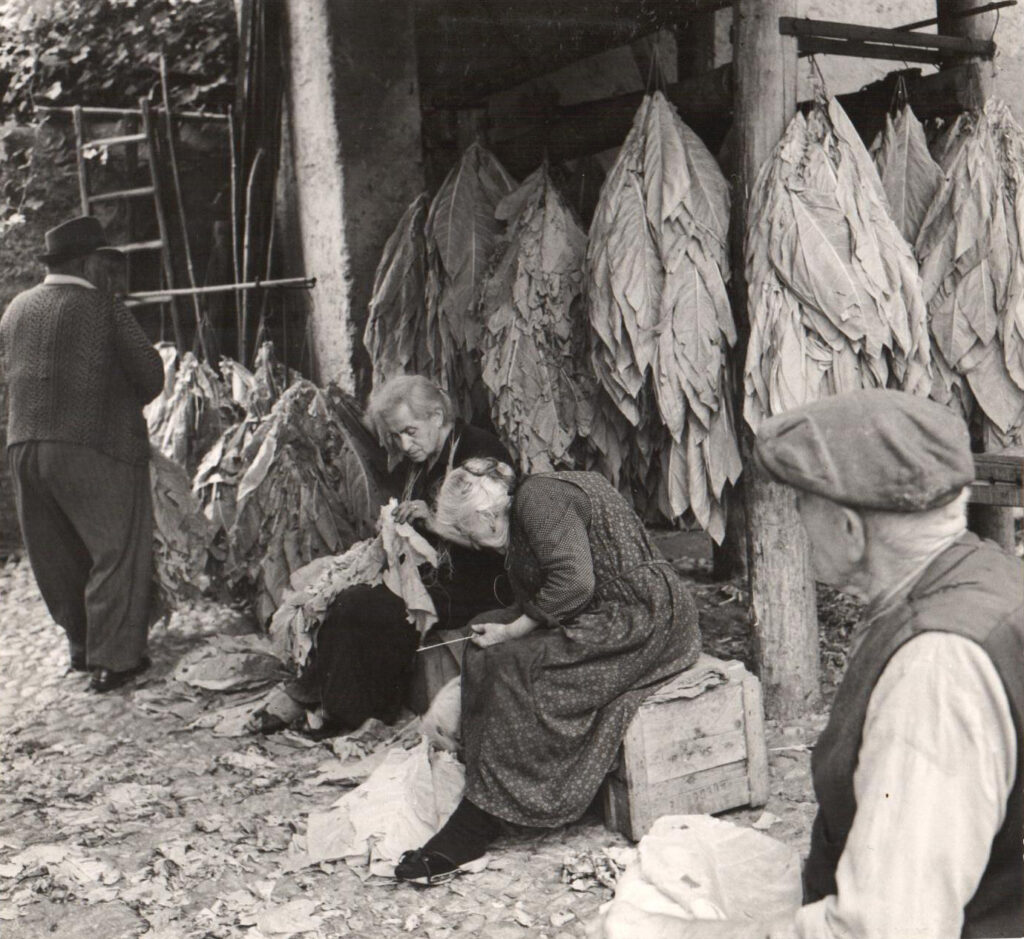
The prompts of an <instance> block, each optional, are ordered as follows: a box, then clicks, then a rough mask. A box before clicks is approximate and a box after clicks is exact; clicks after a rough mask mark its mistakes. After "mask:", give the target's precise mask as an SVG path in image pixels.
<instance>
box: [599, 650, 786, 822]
mask: <svg viewBox="0 0 1024 939" xmlns="http://www.w3.org/2000/svg"><path fill="white" fill-rule="evenodd" d="M709 664H710V665H714V666H717V667H718V668H719V669H720V671H721V672H723V673H724V674H725V676H726V679H727V680H726V681H724V682H723V683H721V684H718V685H715V686H714V687H711V688H708V689H706V690H705V691H703V692H701V693H700V694H699V695H698V696H697V697H680V696H678V694H677V693H678V692H679V691H681V690H682V689H684V688H686V687H687V686H690V685H692V673H693V672H694V670H695V669H703V668H707V667H708V666H709ZM695 669H690V670H688V671H686V672H683V673H682V674H681V675H677V676H676V677H675V678H673V679H672V680H671V681H669V682H667V683H666V684H664V685H662V687H661V688H659V689H658V691H657V692H655V693H654V694H653V695H652V696H651V697H650V698H648V699H647V701H645V702H644V703H643V704H642V705H641V707H640V710H639V711H637V714H636V716H635V717H634V718H633V720H632V721H631V722H630V725H629V728H628V729H627V731H626V736H625V739H624V741H623V744H622V748H621V749H620V751H619V760H618V765H617V767H616V768H615V769H614V770H613V771H612V772H611V773H610V774H609V776H608V777H607V778H606V779H605V782H604V784H603V787H602V792H601V800H602V805H603V809H604V818H605V824H606V825H607V826H608V827H609V828H611V829H613V830H615V831H620V832H622V833H623V834H624V835H626V836H627V837H628V838H632V839H633V840H634V841H638V840H639V839H640V838H641V837H642V836H643V835H644V834H646V832H647V831H648V830H649V829H650V827H651V825H652V824H654V821H655V819H657V818H659V817H660V816H662V815H688V814H703V813H715V812H724V811H725V810H726V809H732V808H737V807H738V806H743V805H753V806H757V805H764V804H765V803H766V802H767V801H768V749H767V744H766V741H765V734H764V712H763V709H762V704H761V683H760V682H759V681H758V680H757V678H756V677H755V676H753V675H751V674H750V673H749V672H748V671H747V670H746V669H745V668H744V667H743V666H742V664H741V663H739V662H734V661H733V662H722V661H720V660H718V659H714V658H712V657H711V656H707V655H704V656H701V658H700V660H699V661H698V663H697V665H696V666H695Z"/></svg>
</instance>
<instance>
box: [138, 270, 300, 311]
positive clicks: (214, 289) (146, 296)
mask: <svg viewBox="0 0 1024 939" xmlns="http://www.w3.org/2000/svg"><path fill="white" fill-rule="evenodd" d="M315 286H316V278H315V277H280V278H278V279H276V280H252V281H247V282H246V283H242V284H208V285H207V286H205V287H175V288H173V289H170V290H140V291H137V292H136V293H129V294H125V298H126V299H127V300H128V301H130V302H131V303H132V304H133V305H135V306H141V305H142V304H143V303H147V302H151V301H152V302H156V303H163V302H164V301H166V300H169V299H171V298H172V297H189V296H192V294H208V293H227V292H228V291H230V290H238V291H242V290H270V289H272V288H283V287H298V288H302V289H304V290H309V289H310V288H312V287H315Z"/></svg>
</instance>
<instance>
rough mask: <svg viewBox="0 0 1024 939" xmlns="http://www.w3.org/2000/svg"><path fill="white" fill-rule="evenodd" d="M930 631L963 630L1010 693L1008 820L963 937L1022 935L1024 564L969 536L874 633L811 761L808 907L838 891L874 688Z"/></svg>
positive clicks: (856, 658) (855, 658) (855, 659)
mask: <svg viewBox="0 0 1024 939" xmlns="http://www.w3.org/2000/svg"><path fill="white" fill-rule="evenodd" d="M928 631H939V632H948V633H955V634H957V635H959V636H964V637H966V638H968V639H971V640H973V641H974V642H976V643H977V644H978V645H979V646H981V648H982V649H984V650H985V652H986V653H987V654H988V656H989V658H990V659H991V660H992V664H993V665H994V666H995V668H996V671H997V672H998V673H999V677H1000V679H1001V680H1002V683H1003V687H1004V688H1005V690H1006V696H1007V698H1008V700H1009V704H1010V711H1011V713H1012V715H1013V723H1014V728H1015V730H1016V733H1017V740H1018V745H1017V774H1016V776H1015V778H1014V783H1013V788H1012V790H1011V791H1010V797H1009V799H1008V801H1007V806H1006V818H1005V820H1004V822H1003V825H1002V827H1001V828H1000V829H999V831H998V833H997V834H996V836H995V839H994V840H993V842H992V851H991V854H990V855H989V860H988V865H987V867H986V868H985V872H984V874H983V875H982V878H981V882H980V884H979V885H978V889H977V891H976V892H975V894H974V896H973V897H972V898H971V900H970V902H969V903H968V904H967V906H966V908H965V909H964V927H963V933H962V935H963V936H967V937H976V936H986V937H989V936H992V937H994V936H1024V896H1022V894H1024V860H1022V851H1024V849H1022V839H1024V815H1022V810H1024V789H1022V783H1024V744H1022V743H1021V742H1020V741H1022V730H1024V565H1022V564H1021V563H1020V562H1019V561H1018V560H1017V559H1015V558H1013V557H1010V556H1009V555H1008V554H1006V553H1005V552H1003V551H1001V550H1000V549H999V548H998V547H997V546H996V545H994V544H992V543H991V542H983V541H980V540H979V539H978V538H977V537H976V536H974V535H971V534H966V535H964V536H963V537H962V538H960V539H959V540H958V541H957V542H956V543H955V544H954V545H952V546H951V547H950V548H948V549H947V550H946V551H944V552H943V553H942V554H940V555H939V557H938V558H936V559H935V560H934V561H933V562H932V563H931V564H930V565H929V566H928V568H927V569H926V570H925V572H924V574H922V576H921V577H920V579H919V580H918V581H917V582H916V583H915V585H914V586H913V587H912V588H911V590H910V593H909V594H908V595H907V597H906V598H905V599H904V600H903V602H902V603H900V604H898V605H897V606H896V607H895V608H893V609H892V610H890V611H889V612H887V613H885V614H883V615H882V616H881V617H880V618H879V619H878V620H877V621H876V622H874V623H872V624H871V625H870V626H869V627H867V632H866V634H865V635H864V638H863V641H862V643H861V645H860V647H859V648H858V649H857V650H856V651H855V653H854V654H853V655H852V656H851V658H850V662H849V665H848V666H847V670H846V675H845V677H844V678H843V682H842V684H841V685H840V687H839V690H838V692H837V693H836V699H835V702H834V703H833V705H832V712H831V716H830V718H829V722H828V726H827V727H826V728H825V731H824V733H823V734H822V735H821V737H820V738H819V740H818V743H817V745H816V746H815V748H814V756H813V759H812V761H811V770H812V775H813V779H814V792H815V795H816V796H817V799H818V815H817V817H816V818H815V820H814V828H813V830H812V832H811V850H810V855H809V856H808V858H807V863H806V865H805V867H804V902H805V903H812V902H814V901H816V900H820V899H821V898H823V897H826V896H828V895H830V894H834V893H836V877H835V875H836V865H837V864H838V863H839V857H840V855H841V854H842V853H843V848H844V846H845V844H846V838H847V835H848V834H849V832H850V828H851V827H852V825H853V818H854V815H855V814H856V811H857V802H856V799H855V797H854V792H853V774H854V771H855V770H856V768H857V757H858V753H859V751H860V743H861V734H862V732H863V729H864V718H865V715H866V713H867V708H868V701H869V699H870V698H871V692H872V691H873V689H874V687H875V683H876V682H877V681H878V677H879V676H880V675H881V673H882V671H883V669H884V668H885V666H886V664H887V663H888V662H889V659H890V658H891V657H892V655H893V654H894V653H895V652H896V650H897V649H899V648H900V646H902V645H903V644H904V643H905V642H907V641H908V640H910V639H912V638H914V636H917V635H920V634H921V633H923V632H928ZM936 837H942V833H941V832H937V833H936ZM893 863H894V864H898V863H899V859H898V858H893Z"/></svg>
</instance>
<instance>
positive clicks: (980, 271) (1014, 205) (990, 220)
mask: <svg viewBox="0 0 1024 939" xmlns="http://www.w3.org/2000/svg"><path fill="white" fill-rule="evenodd" d="M940 156H941V160H942V165H943V168H944V170H945V179H944V181H943V183H942V186H941V187H940V189H939V191H938V193H937V194H936V196H935V198H934V200H933V201H932V204H931V206H930V208H929V210H928V214H927V216H926V217H925V219H924V222H923V223H922V225H921V231H920V233H919V235H918V238H917V242H916V244H915V247H914V250H915V252H916V254H917V257H918V259H919V261H920V262H921V277H922V280H923V283H924V296H925V300H926V301H927V303H928V316H929V324H930V326H931V333H932V339H933V345H934V347H935V348H936V350H937V353H936V360H937V361H938V360H939V355H941V366H942V367H943V369H946V368H947V367H948V370H950V371H951V372H952V373H954V375H959V376H963V377H964V378H965V379H966V381H967V383H968V385H969V386H970V390H971V392H972V393H973V397H974V399H975V400H976V402H977V405H978V407H979V408H980V409H981V411H982V414H983V415H984V418H985V424H986V431H987V433H986V436H987V437H988V438H989V442H990V443H992V444H994V445H995V446H1011V445H1019V444H1020V443H1021V442H1022V441H1024V132H1022V131H1021V128H1020V126H1019V125H1018V124H1017V122H1016V121H1015V120H1014V119H1013V116H1012V115H1011V114H1010V111H1009V108H1007V106H1006V105H1005V104H1004V103H1003V102H1002V101H999V100H997V99H990V100H989V101H988V102H987V104H986V105H985V108H984V110H983V111H976V112H970V113H965V114H962V115H961V116H960V117H959V118H958V119H957V120H956V122H955V123H954V124H953V125H952V126H951V127H950V128H949V130H948V132H947V133H946V134H945V136H944V137H943V139H942V140H941V141H940ZM948 380H949V381H950V382H952V381H953V380H954V379H953V378H952V377H948ZM936 396H937V397H940V398H941V395H936Z"/></svg>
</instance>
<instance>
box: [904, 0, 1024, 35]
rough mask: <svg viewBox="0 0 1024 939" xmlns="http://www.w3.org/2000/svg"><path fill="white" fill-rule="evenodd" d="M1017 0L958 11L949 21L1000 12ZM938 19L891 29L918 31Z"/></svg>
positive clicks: (935, 24) (950, 16)
mask: <svg viewBox="0 0 1024 939" xmlns="http://www.w3.org/2000/svg"><path fill="white" fill-rule="evenodd" d="M1016 5H1017V0H999V2H998V3H986V4H985V5H984V6H980V7H971V9H969V10H959V11H957V12H956V13H950V14H949V17H948V18H949V19H951V20H960V19H966V18H967V17H969V16H978V15H979V14H981V13H991V12H992V11H993V10H1001V9H1002V8H1003V7H1015V6H1016ZM938 22H939V18H938V17H937V16H933V17H932V18H931V19H930V20H918V21H917V22H916V23H907V25H906V26H894V27H893V28H894V29H895V30H896V31H897V32H901V33H902V32H905V31H907V30H910V29H920V28H921V27H922V26H937V25H938Z"/></svg>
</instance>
